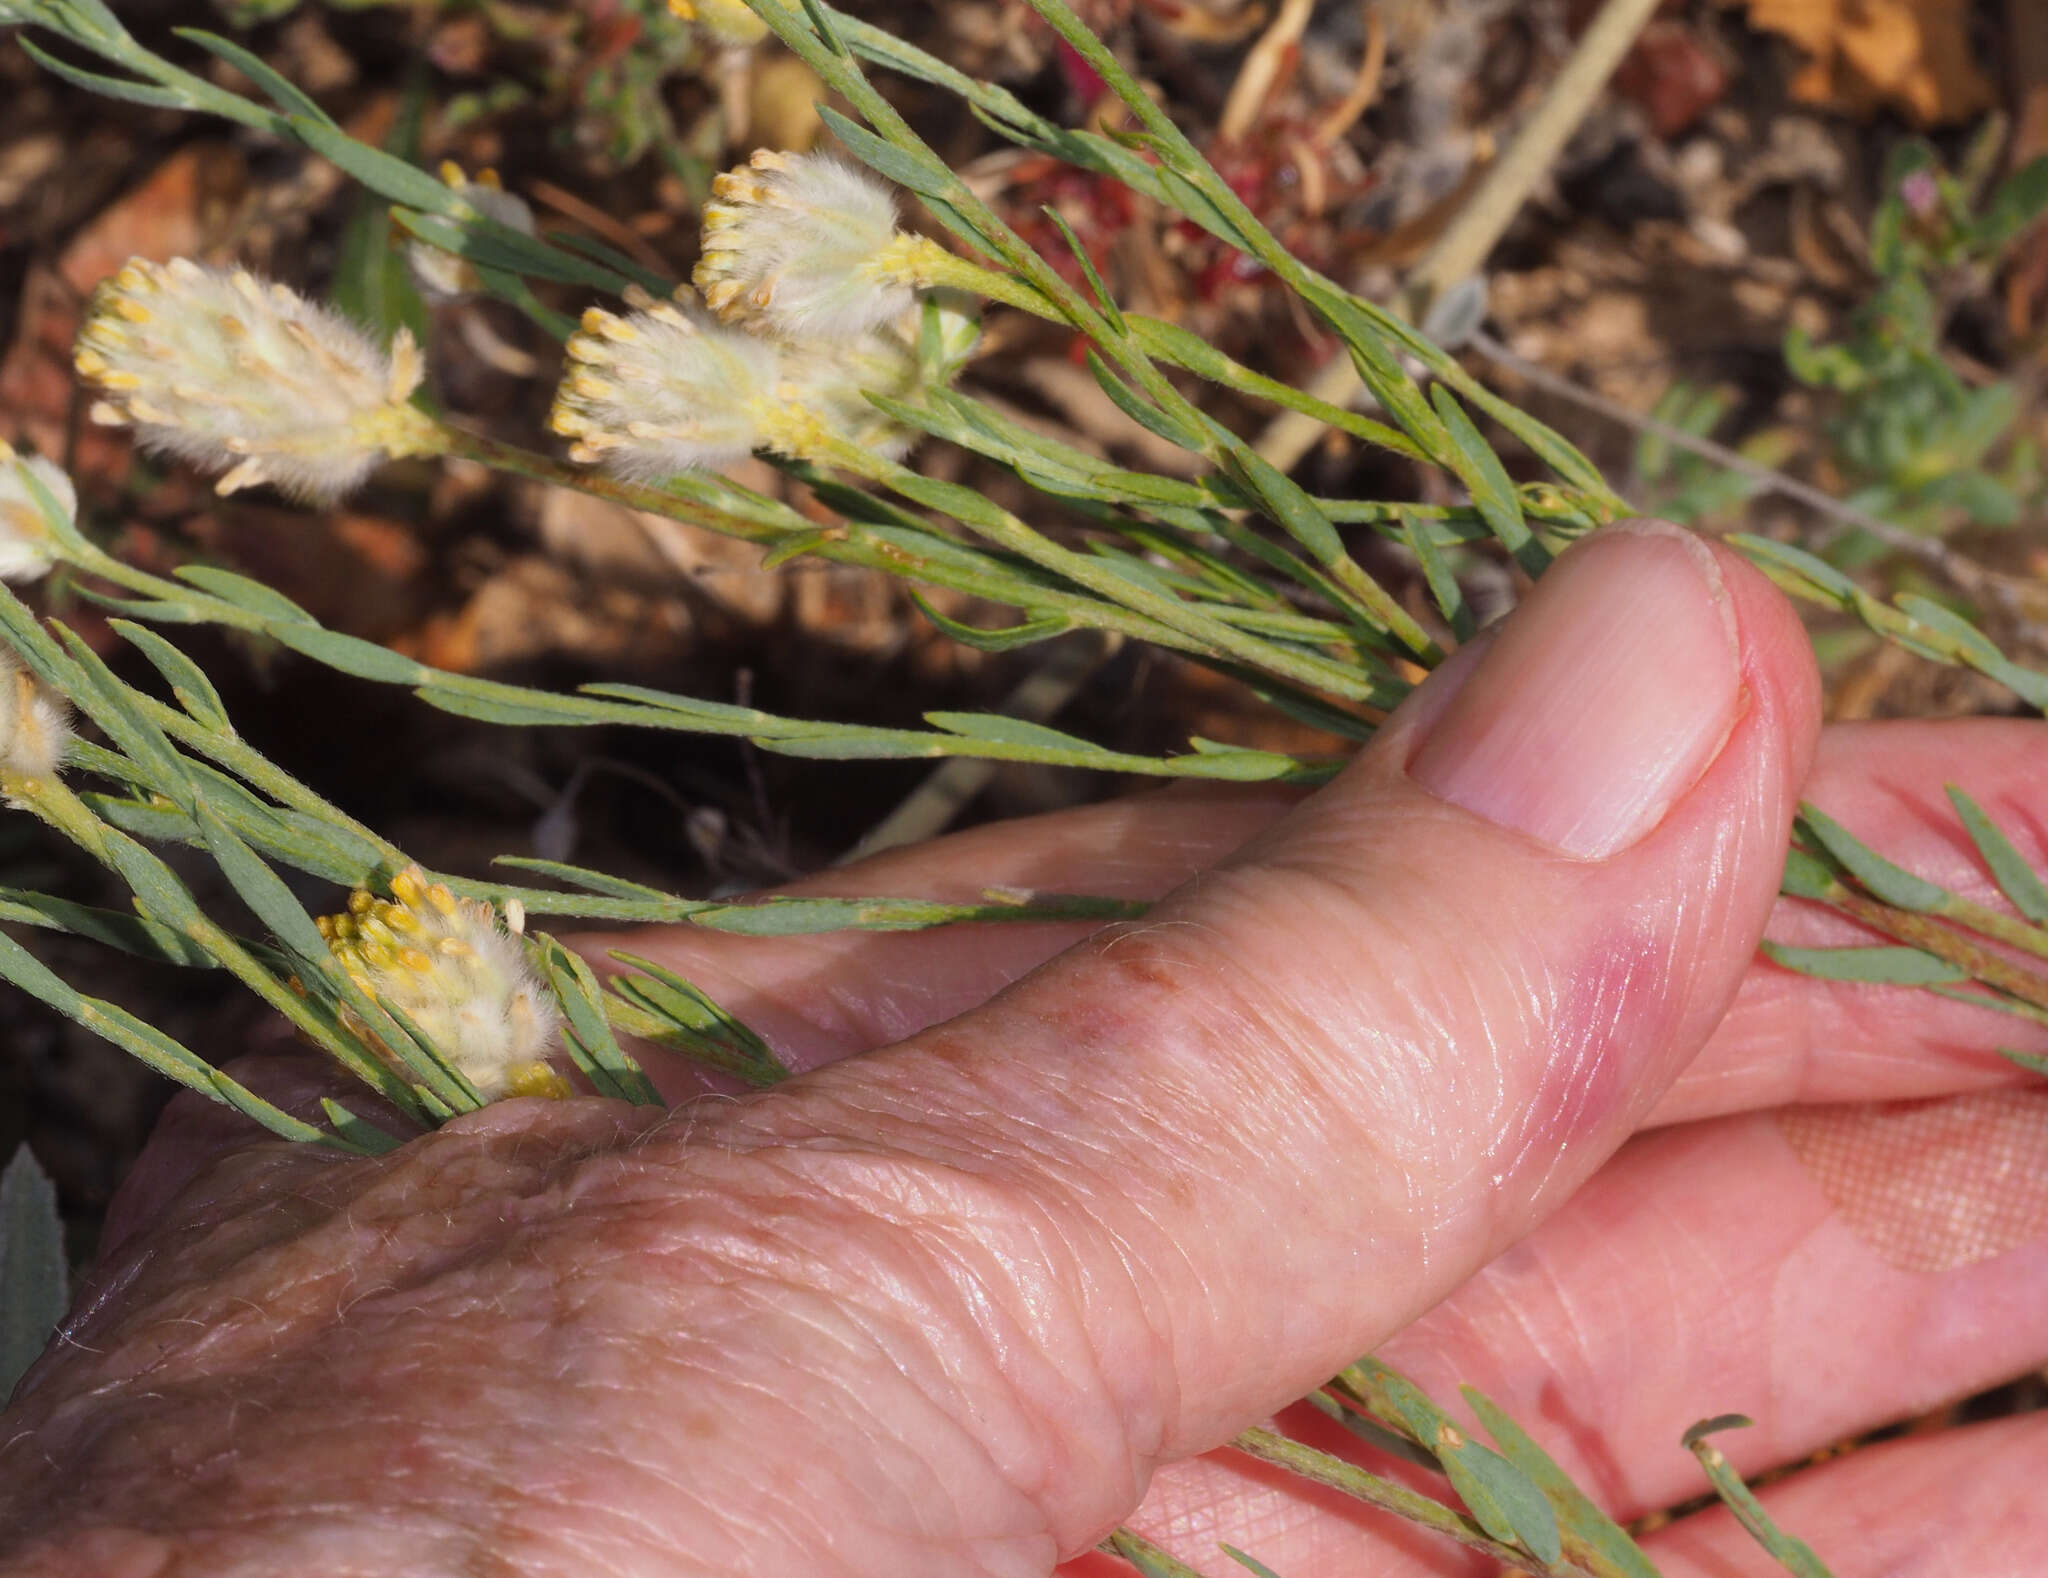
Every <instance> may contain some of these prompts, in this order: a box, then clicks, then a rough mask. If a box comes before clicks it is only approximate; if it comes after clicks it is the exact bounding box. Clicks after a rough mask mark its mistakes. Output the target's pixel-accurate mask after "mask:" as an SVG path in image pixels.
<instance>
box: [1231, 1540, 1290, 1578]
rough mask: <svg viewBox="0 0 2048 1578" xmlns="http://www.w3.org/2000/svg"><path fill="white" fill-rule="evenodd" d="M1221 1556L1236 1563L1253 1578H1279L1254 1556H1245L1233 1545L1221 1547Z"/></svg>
mask: <svg viewBox="0 0 2048 1578" xmlns="http://www.w3.org/2000/svg"><path fill="white" fill-rule="evenodd" d="M1223 1554H1224V1555H1225V1556H1228V1557H1229V1558H1230V1559H1231V1560H1232V1561H1234V1562H1236V1563H1237V1565H1238V1566H1240V1567H1242V1568H1244V1569H1245V1571H1247V1572H1249V1573H1251V1574H1252V1575H1253V1578H1280V1575H1279V1574H1278V1573H1276V1572H1275V1571H1273V1569H1272V1568H1270V1567H1268V1566H1267V1565H1266V1564H1265V1563H1264V1562H1262V1561H1260V1560H1259V1559H1258V1558H1257V1557H1256V1556H1248V1555H1246V1554H1245V1553H1244V1552H1243V1551H1241V1550H1239V1549H1238V1548H1237V1547H1236V1546H1235V1545H1225V1546H1224V1547H1223Z"/></svg>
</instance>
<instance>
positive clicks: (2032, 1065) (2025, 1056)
mask: <svg viewBox="0 0 2048 1578" xmlns="http://www.w3.org/2000/svg"><path fill="white" fill-rule="evenodd" d="M1997 1051H1998V1055H1999V1056H2000V1057H2002V1058H2004V1059H2005V1060H2006V1061H2007V1062H2008V1063H2014V1064H2017V1065H2018V1066H2019V1067H2021V1068H2023V1069H2025V1070H2026V1071H2027V1072H2028V1073H2030V1074H2048V1057H2043V1056H2041V1054H2040V1053H2038V1052H2017V1051H2015V1050H2013V1048H2011V1047H1999V1048H1998V1049H1997Z"/></svg>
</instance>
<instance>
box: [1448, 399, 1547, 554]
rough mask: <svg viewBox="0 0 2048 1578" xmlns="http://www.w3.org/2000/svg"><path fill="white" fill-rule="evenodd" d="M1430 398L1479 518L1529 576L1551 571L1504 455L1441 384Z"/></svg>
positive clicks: (1544, 549)
mask: <svg viewBox="0 0 2048 1578" xmlns="http://www.w3.org/2000/svg"><path fill="white" fill-rule="evenodd" d="M1429 396H1430V403H1431V404H1432V405H1433V406H1435V407H1436V413H1437V415H1438V416H1440V417H1442V418H1443V423H1444V429H1445V431H1446V432H1447V433H1448V434H1449V435H1450V440H1451V448H1452V455H1453V458H1454V461H1455V465H1454V469H1455V470H1456V472H1457V474H1458V478H1459V480H1460V481H1462V482H1463V483H1464V484H1465V487H1466V490H1467V491H1468V492H1470V493H1471V495H1472V503H1473V505H1474V507H1475V508H1477V509H1478V511H1479V514H1480V518H1481V519H1483V520H1484V521H1485V522H1486V524H1487V527H1488V529H1490V530H1491V531H1492V532H1493V534H1494V536H1496V537H1498V538H1499V539H1500V542H1501V546H1502V547H1504V548H1506V549H1507V551H1508V552H1509V553H1510V554H1511V555H1513V556H1514V560H1515V563H1517V564H1519V565H1520V566H1521V567H1522V568H1523V569H1524V570H1526V571H1527V572H1528V573H1529V574H1530V575H1541V574H1542V573H1543V572H1544V571H1545V570H1547V569H1549V568H1550V550H1549V549H1547V548H1545V547H1544V546H1543V544H1542V543H1540V542H1538V541H1537V540H1536V537H1535V535H1534V534H1533V533H1531V532H1530V530H1529V523H1528V522H1527V521H1526V520H1524V519H1523V518H1522V496H1521V495H1520V494H1519V493H1517V492H1516V491H1515V484H1514V481H1513V479H1512V478H1510V477H1509V476H1508V474H1507V468H1506V467H1504V466H1502V465H1501V463H1500V456H1498V455H1496V454H1495V453H1494V452H1493V446H1492V445H1490V444H1489V443H1487V442H1486V440H1485V439H1484V438H1483V437H1481V436H1480V432H1479V429H1478V428H1477V427H1476V426H1474V425H1473V422H1472V418H1471V417H1469V416H1467V415H1466V414H1465V408H1464V407H1463V406H1462V405H1460V404H1459V403H1458V400H1457V397H1456V396H1455V395H1453V394H1452V393H1451V391H1450V390H1449V389H1447V388H1445V387H1444V386H1443V385H1442V384H1436V385H1433V386H1432V387H1431V389H1430V391H1429Z"/></svg>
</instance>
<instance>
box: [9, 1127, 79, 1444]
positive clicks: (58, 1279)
mask: <svg viewBox="0 0 2048 1578" xmlns="http://www.w3.org/2000/svg"><path fill="white" fill-rule="evenodd" d="M70 1304H71V1287H70V1276H69V1268H68V1266H67V1264H66V1261H65V1256H64V1222H63V1219H62V1218H61V1217H59V1216H58V1214H57V1188H56V1185H54V1184H53V1183H51V1182H50V1177H49V1174H47V1173H45V1172H44V1171H43V1169H42V1167H41V1166H40V1165H39V1164H38V1163H37V1161H36V1158H35V1154H34V1153H33V1152H32V1151H30V1150H29V1148H28V1147H27V1146H26V1145H24V1146H22V1147H20V1148H19V1149H18V1150H16V1151H15V1153H14V1157H13V1160H11V1161H9V1162H8V1164H7V1166H6V1168H5V1169H4V1170H0V1404H4V1403H5V1402H6V1400H7V1396H8V1394H9V1393H10V1392H12V1391H13V1390H14V1385H15V1382H17V1381H19V1380H20V1379H21V1377H22V1375H23V1374H24V1372H26V1371H27V1369H28V1367H29V1366H30V1365H32V1364H34V1363H35V1362H36V1360H37V1358H38V1357H40V1356H41V1354H42V1351H43V1349H44V1348H45V1347H47V1346H48V1345H49V1341H50V1334H51V1333H52V1332H54V1331H55V1330H56V1329H57V1323H58V1322H59V1321H61V1320H62V1319H63V1318H64V1311H65V1310H66V1309H68V1308H69V1307H70Z"/></svg>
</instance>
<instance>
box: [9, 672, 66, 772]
mask: <svg viewBox="0 0 2048 1578" xmlns="http://www.w3.org/2000/svg"><path fill="white" fill-rule="evenodd" d="M70 743H71V708H70V706H69V705H68V704H67V703H66V702H65V700H64V698H63V697H62V696H60V695H58V694H57V693H56V692H55V691H53V690H51V689H50V687H49V686H47V685H45V684H44V683H43V682H42V681H41V680H39V679H37V678H36V676H35V675H34V674H32V673H30V672H29V670H28V667H27V666H26V665H25V664H24V663H23V662H22V661H21V658H20V656H19V655H17V654H16V652H15V650H14V649H13V648H12V647H9V646H0V771H4V772H9V773H19V774H20V775H21V776H22V777H24V778H48V777H50V776H52V775H53V774H54V773H55V772H56V771H57V769H58V768H59V767H61V766H63V765H64V748H65V747H66V746H67V745H69V744H70Z"/></svg>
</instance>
